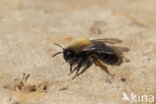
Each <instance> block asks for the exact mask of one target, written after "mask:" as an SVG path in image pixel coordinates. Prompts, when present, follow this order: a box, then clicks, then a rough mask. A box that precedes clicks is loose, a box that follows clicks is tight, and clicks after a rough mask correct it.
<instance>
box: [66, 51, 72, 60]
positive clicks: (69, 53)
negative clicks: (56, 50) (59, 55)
mask: <svg viewBox="0 0 156 104" xmlns="http://www.w3.org/2000/svg"><path fill="white" fill-rule="evenodd" d="M72 57H73V51H72V50H65V51H64V58H65V60H68V59H69V58H72Z"/></svg>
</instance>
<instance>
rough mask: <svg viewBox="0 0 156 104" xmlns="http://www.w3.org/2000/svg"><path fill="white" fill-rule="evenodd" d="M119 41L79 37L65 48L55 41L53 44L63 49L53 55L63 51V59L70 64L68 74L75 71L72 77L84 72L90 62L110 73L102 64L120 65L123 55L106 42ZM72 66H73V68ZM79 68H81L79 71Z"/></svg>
mask: <svg viewBox="0 0 156 104" xmlns="http://www.w3.org/2000/svg"><path fill="white" fill-rule="evenodd" d="M121 42H122V41H121V40H119V39H115V38H104V39H94V40H89V39H79V40H76V41H74V42H73V43H72V44H71V45H70V46H68V47H67V48H64V47H62V46H61V45H59V44H57V43H55V45H57V46H59V47H61V48H62V50H63V51H61V52H57V53H55V54H54V55H53V57H55V56H56V55H58V54H61V53H63V58H64V60H65V61H66V62H67V63H69V65H70V73H69V75H70V74H71V73H73V72H74V71H76V74H75V76H74V77H73V79H74V78H76V77H78V76H79V75H80V74H82V73H83V72H85V71H86V70H87V69H88V68H89V67H90V66H91V65H92V64H95V65H96V66H99V67H101V69H103V70H104V71H105V72H106V73H107V74H109V75H111V74H110V72H109V70H108V69H107V67H106V66H105V65H104V64H108V65H116V66H117V65H120V64H121V63H122V62H123V57H122V51H120V50H117V49H116V47H113V46H109V45H107V44H106V43H110V44H115V43H121ZM73 66H75V67H74V68H73ZM81 68H83V69H82V70H81V71H80V69H81Z"/></svg>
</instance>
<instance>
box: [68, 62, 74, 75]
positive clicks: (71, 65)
mask: <svg viewBox="0 0 156 104" xmlns="http://www.w3.org/2000/svg"><path fill="white" fill-rule="evenodd" d="M72 67H73V64H70V73H69V74H68V75H70V74H71V73H72Z"/></svg>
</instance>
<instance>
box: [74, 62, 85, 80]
mask: <svg viewBox="0 0 156 104" xmlns="http://www.w3.org/2000/svg"><path fill="white" fill-rule="evenodd" d="M82 62H83V61H80V62H79V64H78V66H77V67H76V68H75V69H74V71H75V70H76V69H77V70H76V74H75V76H74V77H73V79H75V78H76V77H77V75H78V72H79V70H80V68H81V66H82Z"/></svg>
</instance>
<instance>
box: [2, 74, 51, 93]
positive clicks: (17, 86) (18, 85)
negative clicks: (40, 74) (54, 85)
mask: <svg viewBox="0 0 156 104" xmlns="http://www.w3.org/2000/svg"><path fill="white" fill-rule="evenodd" d="M29 77H30V74H26V73H23V77H22V79H19V78H16V79H14V80H13V82H10V83H8V84H6V85H4V86H3V87H4V88H5V89H9V90H14V91H20V92H36V91H40V92H43V91H47V90H48V87H49V86H50V85H51V84H50V83H48V82H43V83H37V84H29V83H27V80H28V78H29Z"/></svg>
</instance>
